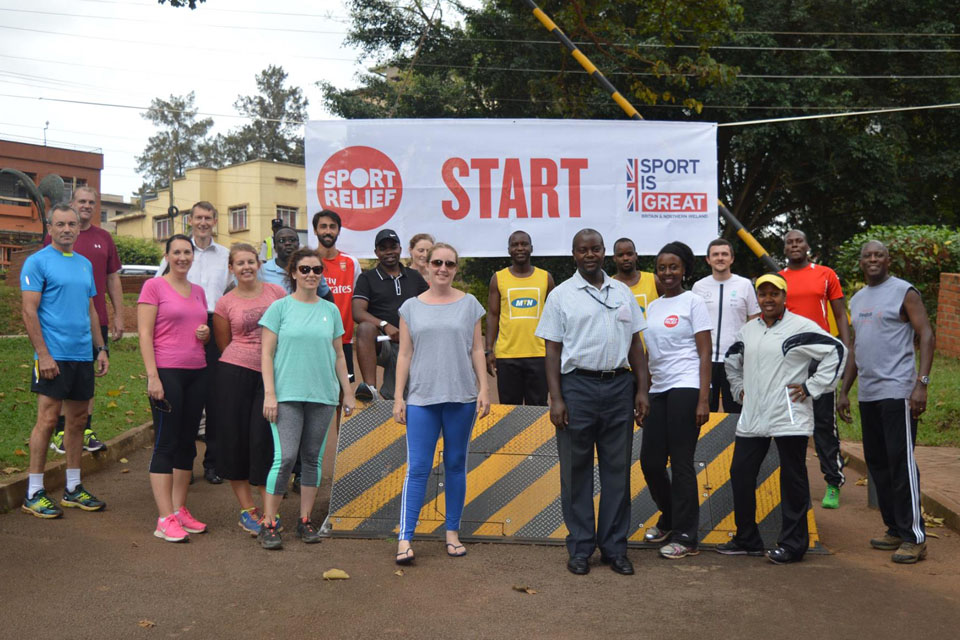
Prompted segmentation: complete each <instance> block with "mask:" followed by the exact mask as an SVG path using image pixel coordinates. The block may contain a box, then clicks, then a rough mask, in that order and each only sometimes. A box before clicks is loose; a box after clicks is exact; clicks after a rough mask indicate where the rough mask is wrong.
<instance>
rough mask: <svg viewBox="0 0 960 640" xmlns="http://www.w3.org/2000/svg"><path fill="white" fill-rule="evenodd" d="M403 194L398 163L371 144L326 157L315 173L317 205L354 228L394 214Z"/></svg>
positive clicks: (375, 224) (364, 228)
mask: <svg viewBox="0 0 960 640" xmlns="http://www.w3.org/2000/svg"><path fill="white" fill-rule="evenodd" d="M402 196H403V179H402V178H401V177H400V171H399V170H398V169H397V165H395V164H394V163H393V160H391V159H390V158H389V157H388V156H387V155H386V154H385V153H383V152H382V151H379V150H377V149H374V148H373V147H362V146H356V147H347V148H345V149H341V150H340V151H337V152H336V153H334V154H333V155H332V156H330V157H329V158H327V161H326V162H324V163H323V168H321V169H320V175H319V176H318V177H317V198H318V199H319V200H320V205H321V206H322V207H324V208H326V209H333V210H335V211H336V212H337V213H339V214H340V217H341V219H342V220H343V226H344V228H347V229H352V230H354V231H368V230H370V229H376V228H377V227H380V226H382V225H384V224H386V222H387V221H388V220H389V219H390V218H392V217H393V214H395V213H396V212H397V209H398V208H399V206H400V199H401V197H402Z"/></svg>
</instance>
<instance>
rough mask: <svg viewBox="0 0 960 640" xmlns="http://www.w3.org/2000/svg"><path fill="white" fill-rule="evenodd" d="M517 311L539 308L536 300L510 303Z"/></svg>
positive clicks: (518, 300)
mask: <svg viewBox="0 0 960 640" xmlns="http://www.w3.org/2000/svg"><path fill="white" fill-rule="evenodd" d="M510 304H512V305H513V306H514V307H516V308H517V309H529V308H531V307H535V306H537V299H536V298H517V299H516V300H512V301H511V302H510Z"/></svg>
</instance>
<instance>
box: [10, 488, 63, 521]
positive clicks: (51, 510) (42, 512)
mask: <svg viewBox="0 0 960 640" xmlns="http://www.w3.org/2000/svg"><path fill="white" fill-rule="evenodd" d="M20 510H21V511H23V512H24V513H29V514H30V515H32V516H37V517H38V518H59V517H60V516H62V515H63V509H61V508H60V507H58V506H57V505H56V503H54V501H53V500H51V499H50V498H48V497H47V492H46V491H44V490H43V489H40V491H37V492H36V493H35V494H33V497H32V498H24V499H23V506H21V507H20Z"/></svg>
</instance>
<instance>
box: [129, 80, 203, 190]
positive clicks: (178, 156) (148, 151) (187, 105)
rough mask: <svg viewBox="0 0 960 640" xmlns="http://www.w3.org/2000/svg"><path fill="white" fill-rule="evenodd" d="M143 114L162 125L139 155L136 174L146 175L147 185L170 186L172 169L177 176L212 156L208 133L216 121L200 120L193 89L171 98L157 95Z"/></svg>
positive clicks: (147, 118) (158, 125) (174, 175)
mask: <svg viewBox="0 0 960 640" xmlns="http://www.w3.org/2000/svg"><path fill="white" fill-rule="evenodd" d="M141 115H142V116H143V117H144V118H145V119H146V120H149V121H151V122H152V123H154V124H155V125H156V126H157V127H158V128H159V131H158V132H157V133H156V134H154V135H152V136H150V138H149V139H148V140H147V146H146V148H145V149H144V150H143V153H142V154H141V155H139V156H137V158H136V159H137V173H139V174H141V175H143V177H144V183H145V185H144V186H147V187H150V188H153V189H156V188H159V187H160V186H161V185H169V182H170V174H171V172H172V174H173V177H174V178H178V177H181V176H183V172H184V170H185V169H187V168H189V167H191V166H196V165H199V164H204V161H206V160H210V159H211V156H208V155H205V153H208V152H209V151H208V147H209V142H208V141H207V140H206V136H207V133H209V131H210V128H211V127H212V126H213V120H212V119H211V118H204V119H202V120H197V108H196V107H195V106H194V93H193V92H192V91H191V92H190V93H188V94H187V95H185V96H173V95H172V96H170V99H169V100H164V99H162V98H154V99H153V100H152V101H151V103H150V108H149V109H147V111H146V112H144V113H142V114H141Z"/></svg>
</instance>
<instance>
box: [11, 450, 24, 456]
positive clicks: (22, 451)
mask: <svg viewBox="0 0 960 640" xmlns="http://www.w3.org/2000/svg"><path fill="white" fill-rule="evenodd" d="M13 455H15V456H26V455H27V452H26V451H24V450H23V449H14V450H13Z"/></svg>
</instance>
